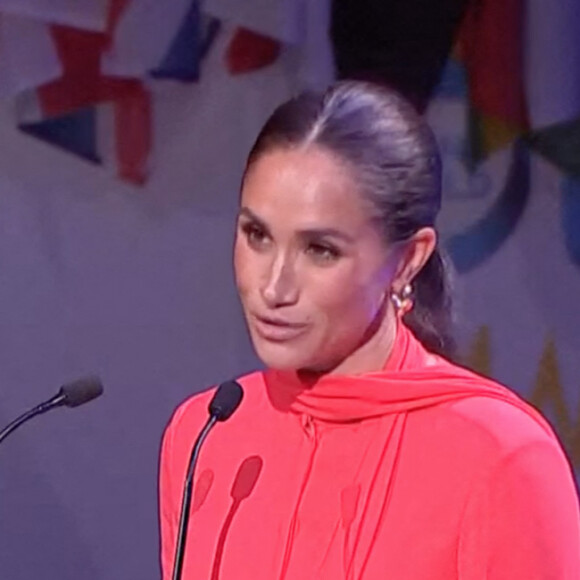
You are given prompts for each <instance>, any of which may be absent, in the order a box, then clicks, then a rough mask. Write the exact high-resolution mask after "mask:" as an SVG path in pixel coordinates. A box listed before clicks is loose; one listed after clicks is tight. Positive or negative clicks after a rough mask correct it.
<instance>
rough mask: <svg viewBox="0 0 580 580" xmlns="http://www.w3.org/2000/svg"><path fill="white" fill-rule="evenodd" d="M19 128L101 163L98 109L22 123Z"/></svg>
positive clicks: (88, 109) (81, 110) (93, 161)
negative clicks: (97, 120) (97, 121)
mask: <svg viewBox="0 0 580 580" xmlns="http://www.w3.org/2000/svg"><path fill="white" fill-rule="evenodd" d="M18 128H19V129H20V130H21V131H22V132H24V133H26V134H28V135H32V136H33V137H36V138H38V139H41V140H42V141H45V142H47V143H50V144H51V145H55V146H56V147H60V148H61V149H64V150H65V151H67V152H69V153H73V154H74V155H77V156H79V157H82V158H83V159H86V160H87V161H91V162H92V163H101V159H100V157H99V156H98V153H97V128H96V109H95V108H94V107H89V108H86V109H79V110H77V111H75V112H73V113H69V114H68V115H64V116H61V117H55V118H52V119H45V120H43V121H39V122H36V123H22V124H20V125H19V126H18Z"/></svg>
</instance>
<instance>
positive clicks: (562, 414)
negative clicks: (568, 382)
mask: <svg viewBox="0 0 580 580" xmlns="http://www.w3.org/2000/svg"><path fill="white" fill-rule="evenodd" d="M530 403H531V404H532V405H534V406H535V407H537V408H538V409H540V410H541V411H542V412H547V411H548V410H550V409H552V410H553V412H554V420H555V424H554V427H555V429H556V431H557V433H558V435H559V436H560V438H561V440H562V443H563V444H564V447H565V448H566V450H567V451H568V454H569V455H570V458H571V460H572V463H574V465H580V413H579V416H578V422H577V424H576V425H573V424H572V419H571V417H570V415H571V414H570V412H569V411H568V407H567V405H566V399H565V397H564V390H563V389H562V382H561V380H560V370H559V365H558V353H557V351H556V345H555V343H554V340H553V339H552V338H548V339H547V340H546V343H545V346H544V350H543V353H542V357H541V359H540V364H539V366H538V374H537V376H536V382H535V385H534V389H533V391H532V394H531V396H530Z"/></svg>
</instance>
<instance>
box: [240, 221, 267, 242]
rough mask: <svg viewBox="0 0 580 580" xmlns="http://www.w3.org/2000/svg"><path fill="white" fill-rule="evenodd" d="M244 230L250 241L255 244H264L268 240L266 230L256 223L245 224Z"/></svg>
mask: <svg viewBox="0 0 580 580" xmlns="http://www.w3.org/2000/svg"><path fill="white" fill-rule="evenodd" d="M242 231H243V232H244V234H245V236H246V238H247V240H248V242H249V243H250V244H251V245H253V246H256V245H263V244H264V242H265V241H266V238H267V234H266V232H265V231H264V230H263V229H262V228H260V227H259V226H257V225H255V224H244V225H243V226H242Z"/></svg>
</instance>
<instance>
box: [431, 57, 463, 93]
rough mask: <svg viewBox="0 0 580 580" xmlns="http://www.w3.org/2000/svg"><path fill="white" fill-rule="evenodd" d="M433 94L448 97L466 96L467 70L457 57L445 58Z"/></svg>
mask: <svg viewBox="0 0 580 580" xmlns="http://www.w3.org/2000/svg"><path fill="white" fill-rule="evenodd" d="M434 95H435V96H436V97H448V98H465V97H467V71H466V69H465V66H464V65H463V64H462V63H460V62H459V61H458V60H457V59H455V58H449V59H447V63H446V64H445V68H444V69H443V72H442V74H441V80H440V81H439V84H438V85H437V87H436V88H435V91H434Z"/></svg>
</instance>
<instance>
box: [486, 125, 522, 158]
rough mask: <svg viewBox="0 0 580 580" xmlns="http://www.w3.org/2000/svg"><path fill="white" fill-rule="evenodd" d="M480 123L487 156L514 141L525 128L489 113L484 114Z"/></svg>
mask: <svg viewBox="0 0 580 580" xmlns="http://www.w3.org/2000/svg"><path fill="white" fill-rule="evenodd" d="M480 123H481V125H480V132H481V140H482V149H483V151H484V152H485V157H487V156H488V155H490V154H491V153H493V152H494V151H499V150H500V149H503V148H504V147H507V146H508V145H509V144H510V143H513V142H514V141H515V139H516V138H517V137H519V136H520V135H521V134H522V132H523V130H524V128H523V127H519V126H516V125H514V124H511V123H507V122H506V121H504V120H501V119H497V118H493V117H490V116H487V115H483V116H482V118H481V120H480Z"/></svg>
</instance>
